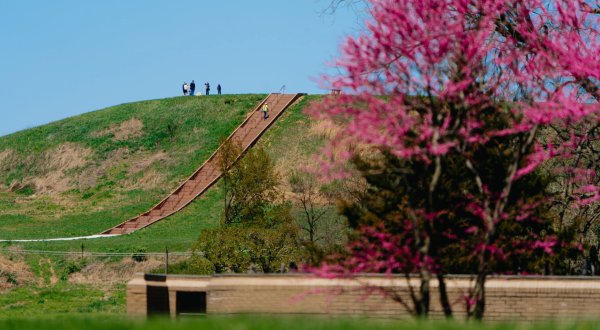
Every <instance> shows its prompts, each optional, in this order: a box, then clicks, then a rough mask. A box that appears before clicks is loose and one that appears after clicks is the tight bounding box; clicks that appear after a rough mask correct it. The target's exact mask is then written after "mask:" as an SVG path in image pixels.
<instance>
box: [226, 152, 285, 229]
mask: <svg viewBox="0 0 600 330" xmlns="http://www.w3.org/2000/svg"><path fill="white" fill-rule="evenodd" d="M223 152H224V153H223V155H222V157H221V168H222V170H225V171H224V172H223V173H224V174H223V189H224V195H225V209H224V211H223V221H224V223H225V224H234V223H242V222H254V221H255V220H258V221H262V220H264V218H265V216H266V212H267V209H268V207H269V205H270V204H271V203H272V202H273V201H275V200H276V199H277V198H278V191H277V185H278V184H279V181H280V177H279V175H278V174H277V172H276V171H275V163H274V162H273V161H272V160H271V158H270V157H269V155H268V154H267V153H266V152H265V150H264V149H263V148H252V149H250V150H249V151H248V152H247V153H246V154H245V155H244V157H243V158H242V159H241V160H239V161H238V162H235V160H237V159H238V158H239V157H240V152H241V147H240V146H239V145H237V144H236V143H235V142H229V141H228V142H227V143H226V148H224V150H223ZM232 160H233V161H232ZM233 162H235V166H232V163H233Z"/></svg>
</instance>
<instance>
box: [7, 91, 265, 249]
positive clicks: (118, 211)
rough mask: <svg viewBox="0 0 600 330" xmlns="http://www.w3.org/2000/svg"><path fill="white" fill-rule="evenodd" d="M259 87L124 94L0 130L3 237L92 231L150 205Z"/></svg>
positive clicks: (229, 127) (190, 167)
mask: <svg viewBox="0 0 600 330" xmlns="http://www.w3.org/2000/svg"><path fill="white" fill-rule="evenodd" d="M264 96H265V95H230V96H222V97H176V98H169V99H162V100H154V101H144V102H137V103H129V104H123V105H119V106H115V107H111V108H107V109H104V110H99V111H95V112H92V113H88V114H84V115H81V116H77V117H73V118H68V119H65V120H62V121H59V122H55V123H52V124H49V125H45V126H41V127H37V128H33V129H29V130H25V131H22V132H18V133H15V134H12V135H9V136H5V137H2V138H0V233H1V234H0V238H1V239H29V238H51V237H63V236H79V235H90V234H96V233H98V232H100V231H102V230H104V229H107V228H109V227H111V226H114V225H116V224H118V223H120V222H122V221H124V220H125V219H127V218H129V217H132V216H134V215H136V214H138V213H140V212H142V211H145V210H147V209H148V208H149V207H151V206H152V205H153V204H155V203H156V202H158V201H159V200H160V199H162V198H163V197H164V196H165V195H166V194H167V193H168V192H170V191H171V190H172V189H174V188H175V187H176V186H177V185H178V184H179V183H180V182H181V181H182V180H184V179H185V178H186V177H187V176H189V175H190V174H191V173H192V172H193V171H194V170H195V169H196V168H197V167H198V165H200V164H201V163H202V162H203V161H204V160H205V159H207V158H208V157H209V156H210V154H211V153H212V152H214V150H216V148H217V147H218V145H219V142H220V140H221V139H222V138H223V137H225V136H228V135H229V134H230V133H231V132H232V131H233V129H235V127H237V126H238V125H239V124H240V123H241V122H242V121H243V119H244V118H245V116H246V115H247V114H248V112H249V111H251V109H253V107H254V106H256V104H257V103H258V102H259V101H260V100H261V99H262V98H264ZM171 239H172V237H171Z"/></svg>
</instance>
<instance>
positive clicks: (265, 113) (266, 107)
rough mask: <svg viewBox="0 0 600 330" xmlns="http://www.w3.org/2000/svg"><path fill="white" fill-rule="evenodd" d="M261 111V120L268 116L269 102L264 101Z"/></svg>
mask: <svg viewBox="0 0 600 330" xmlns="http://www.w3.org/2000/svg"><path fill="white" fill-rule="evenodd" d="M262 112H263V120H267V118H269V114H268V112H269V103H265V105H263V106H262Z"/></svg>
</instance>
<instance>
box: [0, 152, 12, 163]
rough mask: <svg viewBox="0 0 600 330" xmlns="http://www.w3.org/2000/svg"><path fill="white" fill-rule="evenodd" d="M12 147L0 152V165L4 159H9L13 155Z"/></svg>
mask: <svg viewBox="0 0 600 330" xmlns="http://www.w3.org/2000/svg"><path fill="white" fill-rule="evenodd" d="M13 153H14V152H13V151H12V149H6V150H3V151H2V152H0V165H2V164H3V163H4V162H5V161H6V160H9V159H10V158H11V157H12V155H13Z"/></svg>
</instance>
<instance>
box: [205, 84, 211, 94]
mask: <svg viewBox="0 0 600 330" xmlns="http://www.w3.org/2000/svg"><path fill="white" fill-rule="evenodd" d="M204 86H206V95H209V94H210V84H209V83H208V82H207V83H206V84H204Z"/></svg>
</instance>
